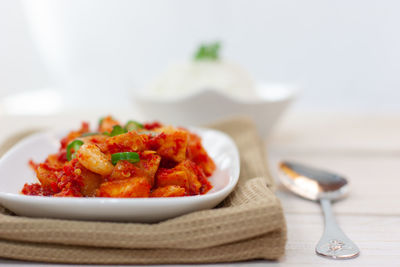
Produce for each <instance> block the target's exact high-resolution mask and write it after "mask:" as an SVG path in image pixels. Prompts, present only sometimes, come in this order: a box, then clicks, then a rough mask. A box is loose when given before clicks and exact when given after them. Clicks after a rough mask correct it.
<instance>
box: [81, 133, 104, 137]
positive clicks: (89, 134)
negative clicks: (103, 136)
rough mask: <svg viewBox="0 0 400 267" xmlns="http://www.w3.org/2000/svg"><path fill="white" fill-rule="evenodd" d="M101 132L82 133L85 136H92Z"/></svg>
mask: <svg viewBox="0 0 400 267" xmlns="http://www.w3.org/2000/svg"><path fill="white" fill-rule="evenodd" d="M99 134H100V133H98V132H95V133H83V134H81V137H85V136H91V135H99Z"/></svg>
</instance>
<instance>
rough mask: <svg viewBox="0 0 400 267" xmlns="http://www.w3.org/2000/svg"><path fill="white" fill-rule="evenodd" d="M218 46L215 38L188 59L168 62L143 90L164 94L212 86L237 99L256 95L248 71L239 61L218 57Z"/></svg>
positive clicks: (158, 95)
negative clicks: (168, 64)
mask: <svg viewBox="0 0 400 267" xmlns="http://www.w3.org/2000/svg"><path fill="white" fill-rule="evenodd" d="M220 48H221V45H220V43H218V42H216V43H210V44H203V45H201V46H200V47H199V48H198V50H197V52H196V53H195V55H194V57H193V59H192V60H190V61H186V62H181V63H175V64H172V65H170V66H169V67H168V68H167V70H166V71H165V72H164V73H162V74H161V75H160V76H159V77H158V78H157V79H155V81H154V82H153V83H152V84H151V85H150V86H149V88H147V90H146V93H147V94H149V95H151V96H154V97H156V98H160V97H164V98H168V97H171V96H172V97H173V96H182V95H185V94H188V93H193V92H196V91H200V90H204V89H212V90H217V91H221V92H223V93H225V94H227V95H230V96H232V97H236V98H238V99H254V98H257V92H256V89H255V83H254V81H253V78H252V77H251V75H250V74H249V73H248V72H247V71H246V70H245V69H244V68H243V67H241V66H240V65H237V64H235V63H232V62H229V61H226V60H224V59H222V58H221V57H220Z"/></svg>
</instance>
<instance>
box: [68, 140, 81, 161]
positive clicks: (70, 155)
mask: <svg viewBox="0 0 400 267" xmlns="http://www.w3.org/2000/svg"><path fill="white" fill-rule="evenodd" d="M81 145H83V141H81V140H74V141H72V142H71V143H69V145H68V146H67V160H68V161H70V160H71V159H74V158H75V157H76V152H77V151H78V150H79V148H80V147H81ZM71 150H74V153H72V151H71Z"/></svg>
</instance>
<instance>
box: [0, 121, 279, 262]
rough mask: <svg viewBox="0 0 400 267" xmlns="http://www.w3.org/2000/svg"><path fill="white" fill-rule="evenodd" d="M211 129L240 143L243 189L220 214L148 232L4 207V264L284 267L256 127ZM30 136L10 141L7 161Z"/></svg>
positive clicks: (0, 244) (241, 124) (0, 236)
mask: <svg viewBox="0 0 400 267" xmlns="http://www.w3.org/2000/svg"><path fill="white" fill-rule="evenodd" d="M211 127H212V128H215V129H218V130H221V131H224V132H225V133H227V134H229V135H230V136H231V137H232V138H233V139H234V141H235V142H236V144H237V146H238V148H239V151H240V160H241V173H240V179H239V184H238V186H237V187H236V189H235V190H234V192H233V193H232V194H230V195H229V197H228V198H227V199H226V200H225V201H224V202H223V203H221V204H220V205H219V206H218V207H217V208H214V209H210V210H204V211H198V212H193V213H190V214H186V215H183V216H180V217H177V218H173V219H170V220H166V221H163V222H160V223H156V224H143V223H110V222H90V221H73V220H58V219H45V218H43V219H42V218H28V217H22V216H17V215H14V214H12V213H10V212H8V211H7V210H6V209H4V208H2V207H1V206H0V257H4V258H11V259H18V260H28V261H41V262H58V263H80V264H162V263H213V262H233V261H244V260H251V259H268V260H276V259H278V258H279V257H281V256H282V255H283V254H284V251H285V243H286V224H285V219H284V216H283V212H282V208H281V204H280V202H279V200H278V198H277V197H276V196H275V195H274V193H273V191H272V187H273V180H272V178H271V176H270V175H269V172H268V168H267V161H266V158H265V154H264V149H263V148H264V145H263V143H262V140H261V139H260V137H259V136H258V134H257V131H256V128H255V126H254V124H253V123H252V122H251V121H248V120H246V119H243V118H236V119H232V120H229V121H224V122H220V123H217V124H214V125H211ZM28 133H31V132H26V133H25V134H23V133H21V134H20V135H18V136H17V135H16V136H14V137H13V138H12V139H9V140H8V141H7V142H6V143H5V144H4V145H3V147H0V155H1V154H2V153H4V152H5V150H7V149H8V148H9V147H10V146H11V145H12V144H14V143H15V142H17V141H18V140H19V139H21V138H22V137H24V136H25V135H27V134H28ZM0 179H6V177H0Z"/></svg>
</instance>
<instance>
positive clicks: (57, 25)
mask: <svg viewBox="0 0 400 267" xmlns="http://www.w3.org/2000/svg"><path fill="white" fill-rule="evenodd" d="M22 3H23V4H24V5H23V4H21V3H20V2H19V1H13V0H0V97H3V96H6V95H9V94H12V93H14V92H17V91H23V90H32V89H37V88H41V87H45V86H48V85H54V84H56V86H59V87H62V85H63V83H66V82H67V81H69V80H71V79H66V78H65V75H72V76H74V77H76V76H79V75H81V76H83V77H84V78H83V79H85V77H89V76H90V75H92V74H93V75H95V76H96V78H97V77H99V78H102V77H103V78H107V77H106V76H107V73H109V72H113V74H112V75H110V76H112V77H110V79H111V80H112V79H115V80H116V81H123V82H122V83H121V84H119V85H118V86H117V87H118V88H119V87H121V88H122V87H126V88H130V87H141V86H142V85H144V84H146V83H147V82H148V81H149V80H151V79H152V77H154V76H156V75H157V74H158V73H159V72H161V71H162V69H163V68H165V67H166V65H167V64H168V63H169V62H171V61H174V60H177V59H180V60H182V59H185V58H187V57H189V56H190V55H191V54H192V52H193V50H194V47H195V46H196V44H197V43H199V42H200V41H202V40H214V39H220V40H222V41H223V43H224V50H223V55H224V57H225V58H228V59H231V60H234V61H236V62H239V63H241V64H242V65H243V66H245V67H246V68H247V69H249V71H250V72H251V73H252V74H253V75H254V77H255V79H257V80H263V81H271V82H290V83H297V84H300V85H302V86H303V87H304V91H303V94H302V95H301V98H300V99H299V101H298V102H297V104H296V106H295V108H296V109H299V110H300V109H302V110H304V109H306V110H328V111H347V112H371V113H379V112H396V113H400V105H399V104H398V102H399V99H400V90H399V88H400V75H399V74H400V30H399V26H400V16H399V14H400V1H395V0H392V1H389V0H384V1H378V0H376V1H374V0H339V1H321V0H306V1H296V0H279V1H278V0H277V1H261V0H260V1H248V0H247V1H246V0H242V1H228V0H226V1H221V0H217V1H215V0H207V1H193V0H189V1H184V0H167V1H162V0H159V1H158V0H157V1H155V0H150V1H125V0H120V1H104V0H103V1H101V0H99V1H92V0H86V1H85V0H84V1H76V0H70V1H64V0H62V1H57V0H53V1H47V0H40V1H29V0H27V1H25V2H22ZM22 6H24V8H25V9H24V10H25V11H26V10H28V13H29V14H30V16H28V17H27V18H26V17H25V16H24V14H25V13H24V12H23V8H22ZM49 6H50V7H51V8H49ZM32 10H36V11H35V12H36V13H33V12H31V11H32ZM61 11H62V12H64V11H65V14H64V13H57V12H61ZM46 12H47V13H46ZM35 14H36V15H35ZM37 14H41V15H37ZM59 14H63V15H59ZM27 22H33V23H35V25H36V30H37V26H38V25H42V26H43V27H42V32H43V31H45V32H47V33H51V34H50V36H51V37H52V39H51V45H52V47H51V48H52V49H51V50H52V52H53V55H52V56H49V55H47V57H45V61H44V63H43V62H42V60H41V57H40V56H41V55H43V52H44V51H45V52H46V51H48V50H49V49H47V50H46V49H43V47H45V46H43V43H41V45H42V49H41V50H39V51H40V52H38V50H37V48H36V47H35V44H37V42H36V43H35V44H34V41H33V40H35V41H37V40H38V38H35V37H38V36H34V38H33V39H32V38H31V35H30V31H29V27H28V23H27ZM36 33H37V31H36ZM65 40H67V41H68V42H69V45H65V43H66V42H65ZM39 43H40V42H39ZM46 45H47V46H49V42H47V43H46ZM46 53H47V52H46ZM60 55H63V56H62V57H60ZM55 57H57V58H55ZM45 64H48V65H49V66H51V68H52V70H54V66H56V67H60V66H62V69H63V71H58V74H60V73H61V72H62V75H61V76H62V77H61V78H60V77H54V76H51V75H50V74H47V72H46V71H45V68H44V65H45ZM51 74H52V75H53V74H54V73H51ZM50 77H52V78H51V79H50ZM77 80H78V81H80V80H79V79H77ZM93 81H94V79H93V78H92V79H89V78H88V79H87V80H86V81H84V82H86V83H87V84H89V85H87V84H86V85H85V86H86V87H87V86H90V84H91V82H93ZM55 82H56V83H55ZM93 84H94V87H95V86H96V85H95V82H93ZM118 88H114V89H113V90H118ZM104 90H106V89H104ZM121 90H122V89H121Z"/></svg>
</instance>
